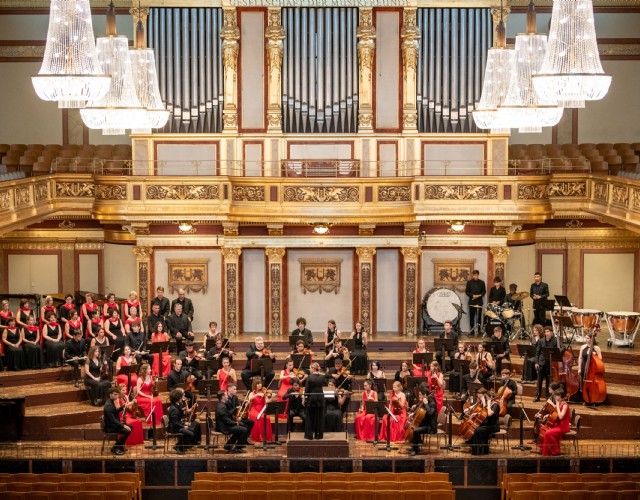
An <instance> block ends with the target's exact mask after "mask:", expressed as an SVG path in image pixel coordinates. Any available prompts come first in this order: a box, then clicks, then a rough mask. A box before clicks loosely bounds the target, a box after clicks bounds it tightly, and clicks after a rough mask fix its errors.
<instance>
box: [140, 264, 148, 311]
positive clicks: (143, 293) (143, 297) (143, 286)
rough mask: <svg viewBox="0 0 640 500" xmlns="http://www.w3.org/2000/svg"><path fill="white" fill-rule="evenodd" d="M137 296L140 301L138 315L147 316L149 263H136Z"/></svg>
mask: <svg viewBox="0 0 640 500" xmlns="http://www.w3.org/2000/svg"><path fill="white" fill-rule="evenodd" d="M138 294H139V300H140V315H141V317H144V316H145V315H146V314H147V304H148V303H149V262H147V261H140V262H138Z"/></svg>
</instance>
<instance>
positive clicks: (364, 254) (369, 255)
mask: <svg viewBox="0 0 640 500" xmlns="http://www.w3.org/2000/svg"><path fill="white" fill-rule="evenodd" d="M356 254H357V255H358V260H360V262H373V256H374V255H375V254H376V249H375V247H356Z"/></svg>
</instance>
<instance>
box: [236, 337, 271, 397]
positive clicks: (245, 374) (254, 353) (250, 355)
mask: <svg viewBox="0 0 640 500" xmlns="http://www.w3.org/2000/svg"><path fill="white" fill-rule="evenodd" d="M246 356H247V365H246V366H245V367H244V370H242V373H241V377H242V381H243V382H244V386H245V387H246V388H247V389H251V377H252V376H253V375H259V374H260V372H257V373H254V372H252V371H251V360H252V359H258V358H259V357H258V350H257V349H256V345H255V344H251V345H250V346H249V349H247V352H246ZM275 376H276V374H275V373H274V372H273V368H272V369H271V371H268V372H265V374H264V383H263V384H262V385H263V386H264V387H269V384H271V381H272V380H273V377H275Z"/></svg>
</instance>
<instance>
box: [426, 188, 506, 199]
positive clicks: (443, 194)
mask: <svg viewBox="0 0 640 500" xmlns="http://www.w3.org/2000/svg"><path fill="white" fill-rule="evenodd" d="M424 197H425V199H426V200H495V199H497V198H498V186H497V185H495V184H489V185H485V184H480V185H451V186H433V185H425V188H424Z"/></svg>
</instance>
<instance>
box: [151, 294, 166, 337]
mask: <svg viewBox="0 0 640 500" xmlns="http://www.w3.org/2000/svg"><path fill="white" fill-rule="evenodd" d="M168 306H169V303H168V302H167V307H168ZM158 323H161V324H162V331H163V332H166V331H168V330H169V328H167V319H166V318H165V317H164V316H163V315H162V312H160V313H159V314H158V316H156V315H155V314H153V313H151V314H149V315H148V316H147V332H148V333H149V335H151V334H152V333H153V332H155V331H156V329H157V328H158Z"/></svg>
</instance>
